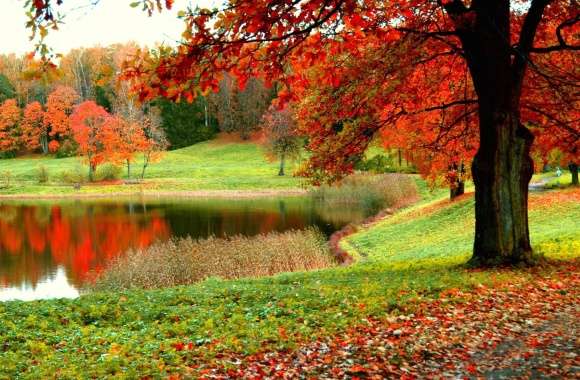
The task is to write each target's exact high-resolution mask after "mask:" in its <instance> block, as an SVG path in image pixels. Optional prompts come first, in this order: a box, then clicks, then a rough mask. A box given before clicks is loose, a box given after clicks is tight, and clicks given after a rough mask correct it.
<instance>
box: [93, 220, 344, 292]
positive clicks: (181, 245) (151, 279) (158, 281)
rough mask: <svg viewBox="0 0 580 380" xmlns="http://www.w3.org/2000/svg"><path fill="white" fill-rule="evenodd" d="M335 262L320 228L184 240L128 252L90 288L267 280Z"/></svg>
mask: <svg viewBox="0 0 580 380" xmlns="http://www.w3.org/2000/svg"><path fill="white" fill-rule="evenodd" d="M333 264H334V259H333V258H332V255H331V253H330V251H329V248H328V245H327V243H326V240H325V239H324V237H323V235H322V234H321V233H320V232H319V231H318V230H315V229H307V230H304V231H288V232H284V233H279V232H272V233H269V234H264V235H258V236H254V237H244V236H234V237H229V238H223V239H222V238H215V237H211V238H208V239H203V240H194V239H191V238H182V239H173V240H170V241H168V242H163V243H156V244H154V245H152V246H150V247H149V248H146V249H142V250H131V251H129V252H127V253H126V254H125V255H122V256H120V257H118V258H117V259H115V260H113V261H112V262H110V264H109V265H108V266H107V267H106V268H105V269H104V270H103V271H102V272H101V273H100V274H98V275H97V276H96V278H95V281H94V282H93V283H92V284H90V285H89V289H88V290H89V291H117V290H124V289H131V288H144V289H150V288H163V287H171V286H176V285H186V284H191V283H194V282H198V281H202V280H204V279H206V278H209V277H220V278H224V279H238V278H243V277H262V276H270V275H273V274H276V273H281V272H295V271H307V270H314V269H320V268H325V267H329V266H331V265H333Z"/></svg>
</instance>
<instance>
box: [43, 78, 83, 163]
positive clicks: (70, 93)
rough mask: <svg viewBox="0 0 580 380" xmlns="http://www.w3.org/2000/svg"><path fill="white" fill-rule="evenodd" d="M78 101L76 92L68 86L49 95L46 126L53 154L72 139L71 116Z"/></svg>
mask: <svg viewBox="0 0 580 380" xmlns="http://www.w3.org/2000/svg"><path fill="white" fill-rule="evenodd" d="M78 99H79V96H78V94H77V93H76V91H75V90H74V89H73V88H71V87H67V86H58V87H56V88H55V90H54V91H53V92H51V93H50V94H49V95H48V99H47V101H46V112H45V114H44V124H45V128H46V129H47V130H48V135H49V137H50V139H52V141H51V143H49V148H50V151H51V152H56V151H57V150H58V149H59V148H60V146H61V145H62V144H63V143H64V142H65V141H66V140H68V139H70V138H71V136H72V130H71V125H70V120H69V116H70V115H71V114H72V113H73V110H74V105H75V104H76V102H77V101H78Z"/></svg>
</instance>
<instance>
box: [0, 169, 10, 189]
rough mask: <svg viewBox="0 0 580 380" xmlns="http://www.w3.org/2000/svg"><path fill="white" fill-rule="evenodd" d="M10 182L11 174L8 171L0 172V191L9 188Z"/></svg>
mask: <svg viewBox="0 0 580 380" xmlns="http://www.w3.org/2000/svg"><path fill="white" fill-rule="evenodd" d="M11 180H12V172H11V171H10V170H5V171H3V172H0V189H7V188H9V187H10V181H11Z"/></svg>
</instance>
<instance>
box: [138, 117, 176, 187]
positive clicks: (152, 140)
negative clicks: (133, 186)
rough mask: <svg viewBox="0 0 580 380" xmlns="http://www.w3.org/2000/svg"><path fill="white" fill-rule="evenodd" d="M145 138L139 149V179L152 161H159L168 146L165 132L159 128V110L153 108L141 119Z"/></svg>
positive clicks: (142, 177) (143, 176) (143, 175)
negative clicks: (140, 157) (140, 161)
mask: <svg viewBox="0 0 580 380" xmlns="http://www.w3.org/2000/svg"><path fill="white" fill-rule="evenodd" d="M141 123H142V128H143V132H144V134H145V140H144V143H143V146H142V149H141V151H140V153H141V155H142V166H141V179H142V180H143V179H144V178H145V171H146V170H147V168H148V167H149V165H150V164H151V163H153V162H157V161H159V160H160V159H161V158H162V157H163V153H164V152H165V151H166V150H167V148H168V147H169V143H168V141H167V138H166V137H165V132H164V131H163V129H161V127H160V126H161V118H160V113H159V110H158V109H156V108H153V109H151V110H150V111H149V113H148V114H147V115H146V116H145V117H144V118H143V120H142V121H141Z"/></svg>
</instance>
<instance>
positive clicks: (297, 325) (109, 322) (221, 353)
mask: <svg viewBox="0 0 580 380" xmlns="http://www.w3.org/2000/svg"><path fill="white" fill-rule="evenodd" d="M433 197H434V196H433ZM579 201H580V190H578V189H568V190H560V191H549V192H543V193H538V194H534V195H532V198H531V201H530V204H531V215H530V219H531V220H530V222H531V231H532V239H533V242H534V245H535V247H536V249H537V250H538V251H540V252H543V253H544V254H545V255H546V256H547V257H548V258H551V259H570V258H573V257H577V256H578V255H579V254H580V242H579V241H578V239H577V236H578V233H579V232H580V227H579V225H578V223H577V221H578V220H580V202H579ZM472 227H473V200H472V197H471V196H469V195H468V196H465V197H464V198H463V199H461V200H459V201H456V202H454V203H449V202H447V201H440V200H437V199H435V200H429V201H424V202H422V203H421V204H420V205H418V206H415V207H412V208H409V209H407V210H404V211H402V212H400V213H398V214H397V215H395V216H394V217H392V218H390V219H386V220H384V221H382V222H379V223H378V224H376V225H374V226H372V227H371V228H370V229H368V230H364V231H361V232H359V233H357V234H355V235H353V236H351V237H349V238H347V239H346V240H345V241H344V243H343V244H344V245H345V246H346V247H347V248H349V249H350V250H351V251H356V252H357V257H359V258H360V259H359V261H358V262H357V263H356V264H354V265H352V266H349V267H336V268H330V269H326V270H321V271H317V272H310V273H290V274H283V275H278V276H274V277H269V278H262V279H247V280H242V281H222V280H219V279H210V280H207V281H205V282H203V283H200V284H198V285H194V286H188V287H179V288H173V289H165V290H156V291H146V292H145V291H131V292H127V293H112V294H92V295H87V296H83V297H81V298H80V299H77V300H53V301H35V302H29V303H24V302H8V303H4V304H1V303H0V326H2V329H0V378H15V377H21V378H52V377H58V378H92V377H106V376H119V377H127V378H137V377H145V376H147V375H150V376H151V377H153V378H156V377H164V376H167V375H169V374H175V373H184V374H189V375H192V374H193V375H192V376H195V374H199V373H200V371H203V369H204V368H205V367H206V366H208V365H211V363H212V362H213V361H215V360H220V361H221V363H222V364H223V363H226V365H228V364H227V358H228V356H227V354H228V353H229V352H239V353H247V354H249V353H253V352H257V351H263V350H272V349H292V348H294V347H296V346H297V345H299V344H301V343H302V342H308V341H312V340H314V339H316V338H317V337H321V336H328V335H331V334H336V333H338V332H340V331H342V330H343V329H345V328H346V326H349V325H353V324H358V323H361V322H362V321H364V318H367V317H369V316H373V317H382V316H386V315H387V314H399V313H406V314H408V313H410V312H412V310H413V305H414V304H415V303H416V302H420V301H421V300H424V299H427V298H433V297H437V296H438V294H440V293H441V292H442V291H443V290H445V289H450V288H459V289H471V288H473V287H475V286H478V285H479V284H488V285H489V284H492V283H495V282H501V281H503V280H505V279H506V277H508V276H514V275H516V276H522V277H526V276H531V274H530V272H528V271H521V272H520V271H503V270H488V271H473V270H467V269H465V268H464V267H463V266H462V265H461V264H462V263H463V262H464V261H465V260H466V259H467V258H468V256H469V251H470V247H471V239H472V229H473V228H472ZM546 270H550V269H549V268H547V269H546ZM530 278H531V277H530ZM231 365H232V366H233V365H234V364H233V363H231ZM192 371H193V372H192Z"/></svg>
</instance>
